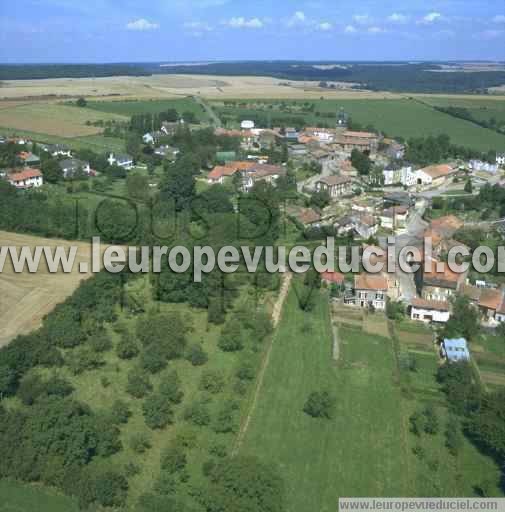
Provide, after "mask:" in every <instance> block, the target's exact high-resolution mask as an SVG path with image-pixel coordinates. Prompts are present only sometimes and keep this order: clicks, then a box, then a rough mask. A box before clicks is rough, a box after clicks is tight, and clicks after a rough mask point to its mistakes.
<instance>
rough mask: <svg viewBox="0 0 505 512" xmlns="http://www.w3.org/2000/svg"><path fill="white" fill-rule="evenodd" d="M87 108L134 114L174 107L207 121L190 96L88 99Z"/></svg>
mask: <svg viewBox="0 0 505 512" xmlns="http://www.w3.org/2000/svg"><path fill="white" fill-rule="evenodd" d="M87 108H88V109H91V110H95V111H98V112H105V113H108V114H116V115H121V116H132V115H134V114H157V113H159V112H163V111H166V110H169V109H172V108H173V109H175V110H177V112H179V114H182V113H183V112H192V113H194V114H195V116H196V117H197V119H199V120H200V121H207V114H206V112H205V111H204V110H203V109H202V107H201V106H200V104H199V103H197V102H196V101H195V100H194V99H192V98H189V97H188V98H180V99H167V100H155V99H153V100H118V101H90V102H88V105H87Z"/></svg>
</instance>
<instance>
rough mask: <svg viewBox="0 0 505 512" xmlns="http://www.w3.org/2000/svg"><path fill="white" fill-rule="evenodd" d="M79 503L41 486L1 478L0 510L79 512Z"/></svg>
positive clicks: (16, 511)
mask: <svg viewBox="0 0 505 512" xmlns="http://www.w3.org/2000/svg"><path fill="white" fill-rule="evenodd" d="M78 510H79V508H78V507H77V504H76V503H75V502H74V501H73V500H72V499H70V498H68V497H66V496H61V495H58V494H52V493H50V491H48V490H47V489H43V488H41V487H36V486H30V485H22V484H19V483H17V482H12V481H10V480H0V512H77V511H78Z"/></svg>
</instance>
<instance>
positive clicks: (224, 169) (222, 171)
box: [207, 165, 238, 185]
mask: <svg viewBox="0 0 505 512" xmlns="http://www.w3.org/2000/svg"><path fill="white" fill-rule="evenodd" d="M236 172H238V169H235V168H233V167H228V166H226V165H216V167H214V169H212V171H210V172H209V174H208V175H207V182H208V183H209V184H211V185H216V184H219V185H222V184H223V183H224V181H225V179H226V178H229V177H231V176H233V175H234V174H235V173H236Z"/></svg>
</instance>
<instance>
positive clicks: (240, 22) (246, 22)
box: [224, 16, 265, 28]
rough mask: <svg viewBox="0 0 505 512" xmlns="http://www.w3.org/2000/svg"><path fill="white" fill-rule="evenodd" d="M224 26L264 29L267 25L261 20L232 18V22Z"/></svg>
mask: <svg viewBox="0 0 505 512" xmlns="http://www.w3.org/2000/svg"><path fill="white" fill-rule="evenodd" d="M224 24H225V25H228V26H229V27H232V28H263V26H264V25H265V24H264V22H263V21H261V20H260V19H259V18H251V19H247V18H244V17H243V16H238V17H235V18H231V19H230V20H228V21H225V22H224Z"/></svg>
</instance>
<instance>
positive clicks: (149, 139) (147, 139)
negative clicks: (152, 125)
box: [142, 133, 154, 144]
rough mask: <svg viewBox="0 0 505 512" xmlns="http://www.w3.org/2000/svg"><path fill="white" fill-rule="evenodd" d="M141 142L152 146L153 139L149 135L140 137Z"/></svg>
mask: <svg viewBox="0 0 505 512" xmlns="http://www.w3.org/2000/svg"><path fill="white" fill-rule="evenodd" d="M142 140H143V142H144V144H154V137H153V136H152V135H151V134H150V133H145V134H144V135H142Z"/></svg>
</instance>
